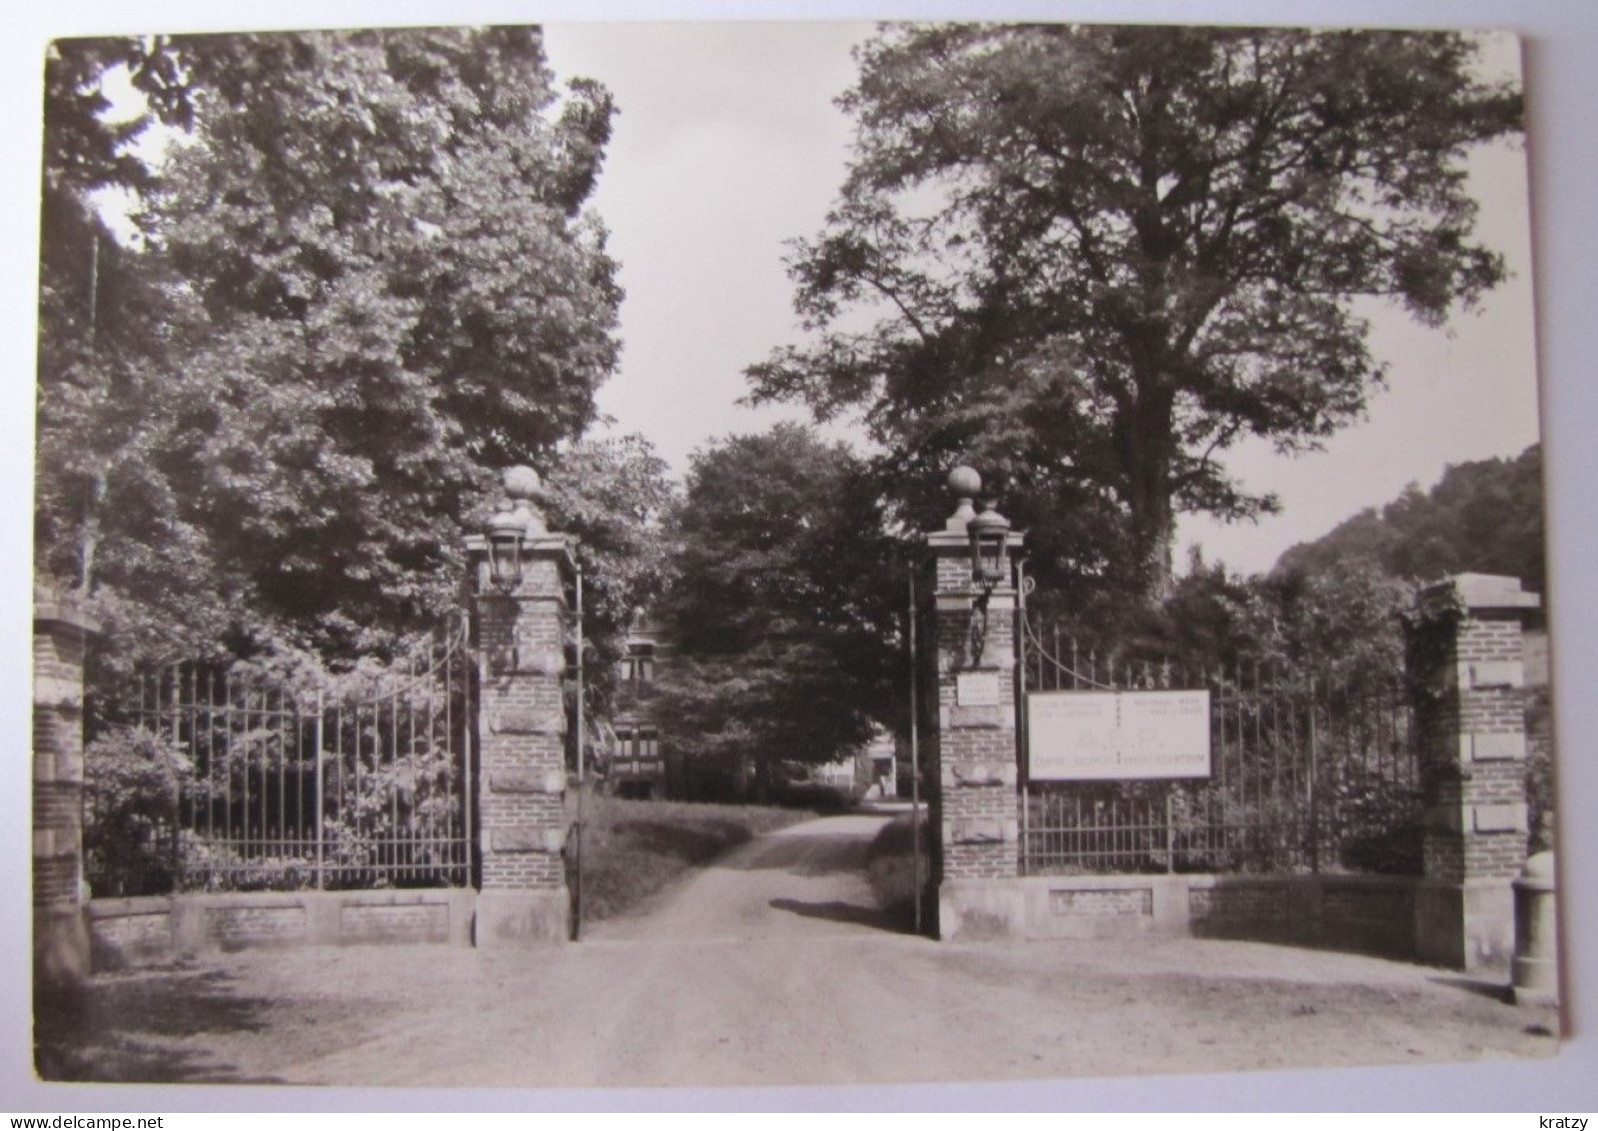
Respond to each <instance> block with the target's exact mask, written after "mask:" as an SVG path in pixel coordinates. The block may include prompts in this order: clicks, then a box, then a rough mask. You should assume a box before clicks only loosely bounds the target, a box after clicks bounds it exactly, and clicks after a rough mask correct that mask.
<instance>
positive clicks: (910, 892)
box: [866, 811, 933, 930]
mask: <svg viewBox="0 0 1598 1131" xmlns="http://www.w3.org/2000/svg"><path fill="white" fill-rule="evenodd" d="M926 824H927V820H926V813H925V812H924V811H923V813H922V814H921V868H920V875H921V885H922V901H923V907H924V911H923V914H924V919H923V922H924V923H925V922H930V921H931V916H930V915H927V914H926V913H925V908H926V907H930V906H931V895H932V892H933V884H932V878H931V871H932V869H931V860H930V858H929V854H928V840H927V829H926ZM866 878H867V880H868V881H869V882H870V884H871V894H872V895H873V896H874V897H875V898H876V901H877V906H878V907H881V908H882V909H883V910H884V911H886V912H888V914H890V915H892V916H893V917H894V918H895V919H898V920H900V922H901V923H902V924H903V925H904V927H905V928H906V929H907V930H908V929H911V928H912V927H913V925H914V922H915V898H916V866H915V831H914V826H913V825H912V824H911V816H910V814H909V813H905V814H902V815H900V816H898V817H895V818H894V819H893V820H891V821H889V822H888V823H887V824H886V825H884V826H882V829H881V831H879V832H878V833H877V835H876V837H875V838H873V839H872V841H871V846H870V847H869V848H868V849H867V850H866Z"/></svg>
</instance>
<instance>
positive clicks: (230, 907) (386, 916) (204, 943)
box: [88, 888, 477, 970]
mask: <svg viewBox="0 0 1598 1131" xmlns="http://www.w3.org/2000/svg"><path fill="white" fill-rule="evenodd" d="M476 900H477V893H476V892H475V891H473V890H472V889H470V888H428V889H424V890H418V891H304V892H231V893H222V894H212V893H207V894H194V895H173V896H146V897H143V898H139V899H95V900H90V902H89V905H88V920H89V935H90V940H91V943H92V946H93V959H94V966H95V968H96V969H101V970H103V969H115V968H117V967H122V966H130V965H133V966H136V965H141V964H145V963H151V962H162V961H166V960H168V959H170V958H172V957H174V956H176V955H182V954H198V953H203V952H205V951H217V950H224V951H226V950H242V949H245V948H247V947H274V946H302V945H350V944H361V943H376V944H399V943H448V944H455V945H461V946H469V945H471V942H472V919H473V915H474V912H475V909H476Z"/></svg>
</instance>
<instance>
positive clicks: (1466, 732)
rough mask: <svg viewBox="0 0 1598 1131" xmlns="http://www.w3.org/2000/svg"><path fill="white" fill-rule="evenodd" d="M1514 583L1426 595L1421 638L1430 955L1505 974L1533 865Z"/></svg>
mask: <svg viewBox="0 0 1598 1131" xmlns="http://www.w3.org/2000/svg"><path fill="white" fill-rule="evenodd" d="M1536 607H1537V597H1536V596H1535V595H1534V594H1530V593H1525V592H1523V591H1522V590H1521V588H1520V583H1519V582H1518V581H1516V580H1515V579H1514V578H1505V577H1493V576H1488V575H1482V574H1463V575H1460V576H1459V577H1455V578H1450V579H1448V580H1446V581H1443V582H1441V583H1439V584H1437V585H1435V586H1432V587H1431V588H1429V589H1427V590H1426V591H1425V592H1423V593H1422V594H1421V597H1420V602H1419V605H1418V607H1417V609H1416V614H1415V616H1414V617H1413V618H1412V627H1411V634H1410V676H1411V680H1412V682H1413V684H1414V686H1415V687H1416V688H1417V689H1418V691H1417V703H1416V720H1417V723H1418V725H1419V727H1420V744H1421V772H1422V779H1423V780H1422V785H1423V788H1424V791H1425V795H1426V806H1427V808H1426V831H1425V841H1424V850H1423V858H1424V869H1425V876H1426V879H1427V881H1428V886H1427V889H1426V890H1425V891H1424V892H1423V893H1422V896H1421V900H1420V906H1419V908H1418V910H1417V916H1416V921H1417V930H1418V932H1419V937H1418V946H1419V950H1420V957H1421V958H1422V959H1424V960H1429V961H1436V962H1440V963H1444V964H1447V965H1452V966H1462V967H1464V968H1466V969H1475V968H1478V967H1494V968H1496V967H1498V966H1502V965H1504V964H1506V963H1507V962H1508V961H1509V958H1510V956H1511V951H1512V949H1513V940H1514V927H1513V918H1512V908H1513V897H1512V892H1511V888H1510V884H1511V881H1512V880H1513V879H1514V878H1515V877H1516V876H1518V875H1519V874H1520V871H1521V868H1522V867H1523V866H1524V865H1525V862H1526V845H1527V832H1528V813H1527V797H1526V751H1527V741H1526V706H1525V691H1524V688H1523V684H1524V666H1523V657H1524V654H1525V645H1524V643H1523V639H1522V637H1523V633H1524V622H1525V620H1526V618H1527V616H1528V614H1529V613H1530V612H1531V611H1532V610H1534V609H1535V608H1536Z"/></svg>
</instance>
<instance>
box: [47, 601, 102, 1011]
mask: <svg viewBox="0 0 1598 1131" xmlns="http://www.w3.org/2000/svg"><path fill="white" fill-rule="evenodd" d="M96 629H97V625H96V624H95V623H94V621H93V620H92V619H91V618H89V617H88V616H87V615H86V614H85V613H84V612H83V611H82V610H81V609H80V608H78V607H77V606H76V605H75V604H74V603H73V602H72V601H71V600H70V599H67V598H64V597H62V596H61V595H59V594H56V593H53V592H51V591H49V590H47V589H43V588H39V589H36V590H35V591H34V614H33V759H32V761H33V766H32V771H33V772H32V778H33V819H32V832H33V954H34V972H35V976H36V977H37V978H39V979H41V980H44V981H62V980H65V981H72V980H76V979H78V978H81V977H83V976H84V975H85V974H87V973H88V969H89V935H88V929H87V925H86V924H85V922H84V917H83V661H84V652H85V649H86V647H87V643H88V638H89V636H90V635H91V634H92V633H93V632H94V631H96Z"/></svg>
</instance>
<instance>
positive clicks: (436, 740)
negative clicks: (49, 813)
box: [85, 620, 473, 895]
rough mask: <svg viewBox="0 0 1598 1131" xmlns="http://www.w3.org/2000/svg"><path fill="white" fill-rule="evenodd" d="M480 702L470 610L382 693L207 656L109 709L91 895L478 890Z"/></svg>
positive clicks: (93, 760) (97, 791) (98, 782)
mask: <svg viewBox="0 0 1598 1131" xmlns="http://www.w3.org/2000/svg"><path fill="white" fill-rule="evenodd" d="M472 704H473V688H472V672H471V664H470V653H469V649H468V646H467V636H466V625H465V623H464V620H462V621H461V622H460V623H457V624H454V625H452V626H451V627H450V629H449V630H448V631H447V632H445V633H443V634H442V635H441V637H440V638H439V639H437V640H435V641H432V642H430V643H429V644H428V646H427V647H425V648H424V649H422V650H420V651H419V652H418V653H416V654H413V655H412V656H411V657H410V658H409V659H407V660H406V661H404V662H402V663H401V664H399V665H397V666H396V667H394V668H393V669H391V670H390V671H389V672H388V673H387V674H386V675H385V676H383V677H382V678H381V679H379V680H378V681H377V685H376V686H375V687H369V688H368V689H367V692H366V693H365V694H349V695H340V696H337V697H333V696H330V695H328V694H327V693H326V692H319V691H307V690H305V689H303V688H300V689H296V688H293V687H290V686H285V685H284V684H283V683H282V682H280V681H274V680H270V679H268V678H266V677H263V676H261V675H259V674H251V673H248V672H246V671H242V670H239V669H223V668H218V667H215V666H209V665H203V664H179V665H174V666H172V667H170V668H167V669H165V670H163V671H160V672H157V673H152V674H147V675H144V676H142V677H139V678H137V679H136V681H135V685H134V686H133V687H132V688H131V689H130V690H129V691H128V693H127V694H126V695H124V696H121V697H118V698H117V699H116V700H115V701H114V702H111V703H108V704H106V706H105V709H104V710H102V711H99V712H97V730H98V731H99V732H100V735H103V736H105V737H106V738H107V739H108V741H106V742H104V743H100V742H95V743H91V747H90V751H89V755H90V762H89V765H88V766H87V779H88V786H89V788H88V790H87V791H86V792H87V800H86V813H85V818H86V820H85V850H86V864H87V869H88V878H89V883H90V886H91V889H92V890H93V891H94V893H95V894H97V895H134V894H153V893H161V892H166V891H193V890H252V889H263V890H294V889H303V888H362V887H416V886H437V885H448V886H460V885H465V884H468V883H470V882H471V866H472V855H471V843H472V834H471V822H472V808H471V802H470V799H471V773H472V759H471V742H472V714H473V706H472ZM119 751H121V752H126V757H125V758H124V761H125V762H126V763H131V764H132V766H133V767H134V768H133V769H132V770H130V769H129V768H128V766H126V765H124V766H123V767H121V768H120V769H119V768H118V765H117V758H118V752H119ZM97 761H98V763H99V764H97ZM141 775H142V776H141Z"/></svg>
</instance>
